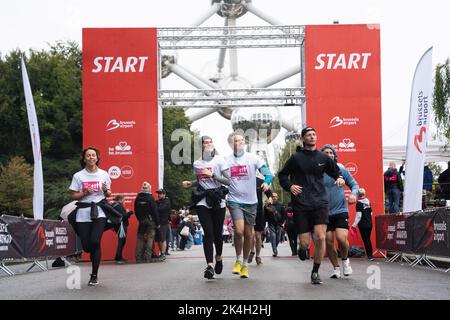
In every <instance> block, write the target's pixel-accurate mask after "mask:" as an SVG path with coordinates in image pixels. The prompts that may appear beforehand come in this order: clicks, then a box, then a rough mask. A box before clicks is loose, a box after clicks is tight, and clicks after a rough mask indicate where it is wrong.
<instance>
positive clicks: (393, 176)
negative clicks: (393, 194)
mask: <svg viewBox="0 0 450 320" xmlns="http://www.w3.org/2000/svg"><path fill="white" fill-rule="evenodd" d="M391 189H399V190H400V191H402V192H403V182H402V177H401V176H400V173H398V172H397V169H395V168H389V169H387V170H386V172H385V173H384V192H386V193H387V192H388V191H389V190H391Z"/></svg>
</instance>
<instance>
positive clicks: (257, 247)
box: [247, 177, 272, 266]
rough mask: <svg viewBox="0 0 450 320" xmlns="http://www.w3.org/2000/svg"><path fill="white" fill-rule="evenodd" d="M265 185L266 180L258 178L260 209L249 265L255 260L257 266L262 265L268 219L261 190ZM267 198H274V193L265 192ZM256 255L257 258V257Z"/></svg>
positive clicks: (257, 192) (257, 189) (257, 215)
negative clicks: (263, 239)
mask: <svg viewBox="0 0 450 320" xmlns="http://www.w3.org/2000/svg"><path fill="white" fill-rule="evenodd" d="M263 183H264V180H263V179H261V178H260V177H256V194H257V196H258V207H257V209H256V219H255V226H254V228H253V229H254V231H255V234H254V236H253V242H252V246H251V251H250V255H249V256H248V260H247V261H248V263H252V261H253V258H255V261H256V264H257V265H258V266H259V265H262V264H263V263H262V260H261V248H262V234H263V232H264V229H265V228H266V219H265V218H264V210H263V207H264V202H263V191H262V189H261V185H262V184H263ZM264 193H265V195H266V196H267V198H271V197H272V191H271V190H270V189H269V190H267V191H266V192H264ZM255 254H256V257H255Z"/></svg>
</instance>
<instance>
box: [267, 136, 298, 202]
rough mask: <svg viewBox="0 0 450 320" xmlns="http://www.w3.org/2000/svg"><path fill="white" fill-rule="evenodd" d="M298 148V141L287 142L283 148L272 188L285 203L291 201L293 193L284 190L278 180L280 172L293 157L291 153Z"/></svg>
mask: <svg viewBox="0 0 450 320" xmlns="http://www.w3.org/2000/svg"><path fill="white" fill-rule="evenodd" d="M296 148H297V143H295V142H289V143H286V145H285V146H284V148H283V150H281V153H280V159H279V161H278V170H277V173H276V174H275V177H274V179H273V182H272V190H273V191H274V192H276V193H278V197H279V199H280V200H281V201H282V202H283V203H284V204H288V203H289V202H290V201H291V194H290V193H289V192H286V191H284V189H283V188H282V187H281V185H280V181H279V180H278V172H279V171H280V170H281V169H282V168H283V166H284V164H285V163H286V161H287V160H288V159H289V158H290V157H291V155H293V154H294V153H295V151H296Z"/></svg>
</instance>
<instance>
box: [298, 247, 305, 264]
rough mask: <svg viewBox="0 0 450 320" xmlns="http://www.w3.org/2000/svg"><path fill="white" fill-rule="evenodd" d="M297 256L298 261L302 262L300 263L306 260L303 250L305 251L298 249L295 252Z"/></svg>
mask: <svg viewBox="0 0 450 320" xmlns="http://www.w3.org/2000/svg"><path fill="white" fill-rule="evenodd" d="M297 254H298V258H299V259H300V260H302V261H305V260H306V250H305V249H302V248H299V249H298V250H297Z"/></svg>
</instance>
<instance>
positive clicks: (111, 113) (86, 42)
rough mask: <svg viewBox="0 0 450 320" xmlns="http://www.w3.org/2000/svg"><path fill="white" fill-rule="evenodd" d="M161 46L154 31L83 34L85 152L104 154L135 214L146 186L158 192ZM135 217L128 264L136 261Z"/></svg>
mask: <svg viewBox="0 0 450 320" xmlns="http://www.w3.org/2000/svg"><path fill="white" fill-rule="evenodd" d="M157 48H158V45H157V30H156V29H155V28H131V29H126V28H107V29H105V28H99V29H97V28H85V29H83V147H87V146H93V147H96V148H98V149H99V150H100V158H101V160H100V167H101V168H102V169H103V170H106V171H108V173H109V176H110V177H111V181H112V186H111V189H112V192H113V196H114V195H117V194H122V195H124V196H125V205H126V207H127V208H128V209H131V210H132V207H133V203H134V199H135V197H136V194H137V193H138V192H139V190H140V188H141V185H142V182H143V181H148V182H149V183H150V184H151V185H152V190H153V191H154V194H155V191H156V190H157V188H158V83H157V82H158V64H157V62H158V49H157ZM136 230H137V221H136V219H135V218H134V216H132V218H131V219H130V227H129V229H128V236H127V245H126V246H125V250H124V258H125V259H134V249H135V243H136V233H137V231H136ZM116 246H117V235H116V234H114V233H113V232H106V233H105V234H104V236H103V241H102V250H103V251H102V259H104V260H111V259H114V256H115V249H116Z"/></svg>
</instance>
